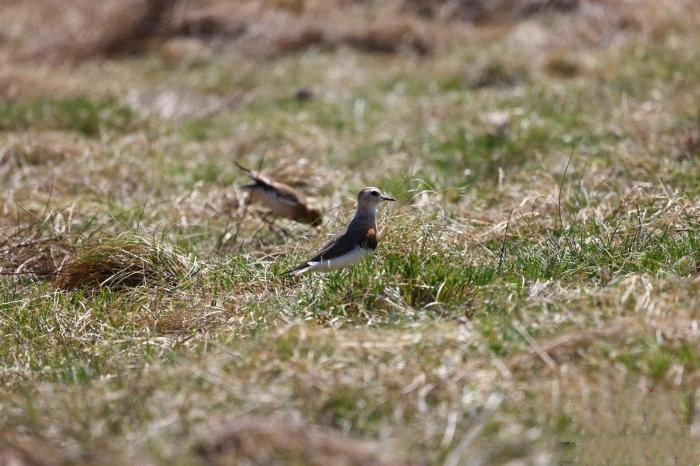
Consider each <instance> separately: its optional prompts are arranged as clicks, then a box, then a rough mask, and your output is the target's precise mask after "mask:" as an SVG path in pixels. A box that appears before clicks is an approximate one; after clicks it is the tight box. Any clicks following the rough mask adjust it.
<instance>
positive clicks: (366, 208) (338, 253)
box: [287, 188, 396, 275]
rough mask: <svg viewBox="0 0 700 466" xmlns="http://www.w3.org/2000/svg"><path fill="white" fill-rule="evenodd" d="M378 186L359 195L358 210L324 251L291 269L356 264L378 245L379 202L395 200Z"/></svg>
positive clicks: (295, 272) (318, 269)
mask: <svg viewBox="0 0 700 466" xmlns="http://www.w3.org/2000/svg"><path fill="white" fill-rule="evenodd" d="M395 200H396V199H394V198H393V197H389V196H387V195H386V194H383V193H382V192H381V191H380V190H379V189H377V188H365V189H363V190H362V191H360V193H359V194H358V195H357V212H356V213H355V216H354V217H353V218H352V220H351V221H350V224H349V225H348V227H347V228H346V229H345V232H344V233H342V234H340V235H338V236H336V237H335V238H333V239H332V240H331V241H330V242H329V243H328V244H326V245H325V246H324V247H323V249H322V250H321V252H319V253H318V254H316V255H315V256H314V257H312V258H311V259H309V260H308V261H306V262H304V263H302V264H299V265H298V266H297V267H295V268H293V269H291V270H289V271H288V272H287V273H291V274H293V275H299V274H302V273H304V272H328V271H331V270H336V269H340V268H343V267H348V266H350V265H353V264H355V263H357V262H359V261H360V260H362V257H363V256H365V255H366V254H369V253H371V252H373V251H374V249H375V248H376V247H377V223H376V220H375V219H376V214H377V205H378V204H379V203H381V202H383V201H395Z"/></svg>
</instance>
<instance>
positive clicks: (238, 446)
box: [197, 417, 410, 466]
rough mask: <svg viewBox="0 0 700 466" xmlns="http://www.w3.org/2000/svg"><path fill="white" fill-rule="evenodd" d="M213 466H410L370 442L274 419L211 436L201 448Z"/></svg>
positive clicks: (235, 424)
mask: <svg viewBox="0 0 700 466" xmlns="http://www.w3.org/2000/svg"><path fill="white" fill-rule="evenodd" d="M197 450H198V452H199V453H200V455H201V456H202V457H203V458H204V459H205V460H206V463H207V464H210V465H220V466H224V465H238V464H243V463H247V462H251V463H252V464H275V463H277V462H280V461H281V462H283V463H284V464H304V465H309V466H353V465H360V464H361V465H367V466H409V464H410V463H407V462H399V461H392V460H388V459H384V458H383V457H384V456H386V455H384V454H382V453H380V450H379V449H378V448H377V447H376V446H375V445H373V444H371V443H370V442H366V441H359V440H354V439H352V438H349V437H347V436H345V435H342V434H340V433H337V432H333V431H331V430H329V429H320V428H317V427H313V426H309V425H304V424H296V423H292V422H288V421H283V420H279V419H274V418H258V417H243V418H237V419H233V420H231V421H228V422H226V423H225V424H223V425H222V426H220V427H219V428H218V431H217V430H215V431H214V433H213V434H212V432H208V433H207V438H206V440H204V441H202V442H201V443H200V444H199V446H198V447H197Z"/></svg>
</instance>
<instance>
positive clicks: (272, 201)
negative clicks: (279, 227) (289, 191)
mask: <svg viewBox="0 0 700 466" xmlns="http://www.w3.org/2000/svg"><path fill="white" fill-rule="evenodd" d="M254 199H255V200H257V201H259V202H261V203H262V204H264V205H265V207H267V208H268V209H270V210H271V211H272V213H273V214H275V215H278V216H280V217H294V206H293V205H291V204H290V203H289V201H286V202H285V201H284V200H282V199H280V197H279V196H278V195H277V194H275V193H274V192H272V191H268V190H265V189H259V190H256V192H255V197H254Z"/></svg>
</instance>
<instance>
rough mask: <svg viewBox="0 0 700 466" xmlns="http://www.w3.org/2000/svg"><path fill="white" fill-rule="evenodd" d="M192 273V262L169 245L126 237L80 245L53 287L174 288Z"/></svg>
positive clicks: (146, 239)
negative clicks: (144, 286)
mask: <svg viewBox="0 0 700 466" xmlns="http://www.w3.org/2000/svg"><path fill="white" fill-rule="evenodd" d="M196 270H197V264H196V262H193V261H192V260H190V258H188V257H187V256H185V255H183V254H182V253H180V252H178V251H176V250H174V249H173V248H172V247H170V246H169V245H165V244H162V243H160V242H159V241H158V240H156V239H155V238H151V239H148V238H143V237H139V236H129V237H123V238H116V239H112V240H104V241H100V242H99V243H97V244H93V245H85V246H82V247H81V248H80V250H79V251H78V253H77V254H76V256H75V258H74V259H73V260H72V261H70V262H68V263H66V264H65V265H64V266H63V267H61V269H60V271H59V273H58V275H57V277H56V280H55V284H56V286H57V287H58V288H61V289H64V290H74V289H78V288H101V287H109V288H112V289H119V288H125V287H136V286H143V285H150V286H156V285H160V286H175V285H177V284H178V283H179V282H180V281H181V280H183V279H186V278H188V277H190V276H192V275H193V274H194V273H195V272H196Z"/></svg>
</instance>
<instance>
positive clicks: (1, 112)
mask: <svg viewBox="0 0 700 466" xmlns="http://www.w3.org/2000/svg"><path fill="white" fill-rule="evenodd" d="M135 119H136V114H135V112H134V111H133V110H132V109H131V108H129V107H127V106H125V105H123V104H120V103H119V102H117V101H116V100H115V99H100V100H91V99H88V98H87V97H82V96H78V97H69V98H51V97H42V98H38V99H35V100H27V101H17V102H12V101H10V102H3V103H2V104H0V130H3V131H8V130H14V131H17V130H26V129H30V128H34V129H40V130H66V131H75V132H78V133H81V134H84V135H86V136H99V135H101V134H105V133H110V132H124V131H127V130H129V129H131V128H133V127H134V124H135Z"/></svg>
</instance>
